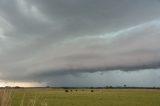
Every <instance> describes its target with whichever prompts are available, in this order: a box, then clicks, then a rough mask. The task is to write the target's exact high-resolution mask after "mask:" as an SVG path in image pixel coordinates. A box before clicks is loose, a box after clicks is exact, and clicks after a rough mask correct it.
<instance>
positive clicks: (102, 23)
mask: <svg viewBox="0 0 160 106" xmlns="http://www.w3.org/2000/svg"><path fill="white" fill-rule="evenodd" d="M159 10H160V2H159V0H152V1H150V0H141V1H139V0H134V1H133V0H121V1H120V0H101V1H97V0H67V1H66V0H45V1H44V0H14V1H12V0H0V77H1V79H2V80H3V79H5V80H17V81H18V80H19V81H29V80H30V81H31V80H35V79H37V80H40V79H42V78H43V79H45V78H49V77H52V76H54V77H56V76H59V78H60V76H65V75H69V74H70V75H79V74H81V73H88V72H89V73H92V72H95V73H96V72H97V71H111V70H123V71H133V70H144V69H157V68H159V66H160V64H159V62H160V47H159V45H158V44H159V42H160V40H159V39H160V37H159V34H160V20H159V19H160V14H159ZM57 78H58V77H57ZM48 80H49V81H50V80H52V79H48Z"/></svg>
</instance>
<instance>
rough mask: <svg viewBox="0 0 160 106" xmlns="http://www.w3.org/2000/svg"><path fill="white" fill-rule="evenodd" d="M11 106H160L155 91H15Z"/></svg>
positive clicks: (158, 96) (158, 92) (159, 96)
mask: <svg viewBox="0 0 160 106" xmlns="http://www.w3.org/2000/svg"><path fill="white" fill-rule="evenodd" d="M12 94H13V97H12V106H160V90H156V89H105V90H104V89H98V90H94V91H93V92H91V90H90V89H77V90H75V89H72V92H71V91H70V90H69V92H65V90H64V89H52V88H49V89H16V90H13V91H12Z"/></svg>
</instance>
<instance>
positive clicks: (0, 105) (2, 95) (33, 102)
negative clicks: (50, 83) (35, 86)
mask: <svg viewBox="0 0 160 106" xmlns="http://www.w3.org/2000/svg"><path fill="white" fill-rule="evenodd" d="M13 96H14V89H12V88H9V89H7V88H5V89H1V90H0V106H12V100H13ZM25 96H26V94H25V93H24V95H23V96H22V99H21V101H20V105H19V106H48V105H47V103H46V101H45V99H43V100H41V101H38V99H39V98H38V96H37V95H35V97H34V99H29V101H28V100H27V101H28V102H27V105H24V101H25Z"/></svg>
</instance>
